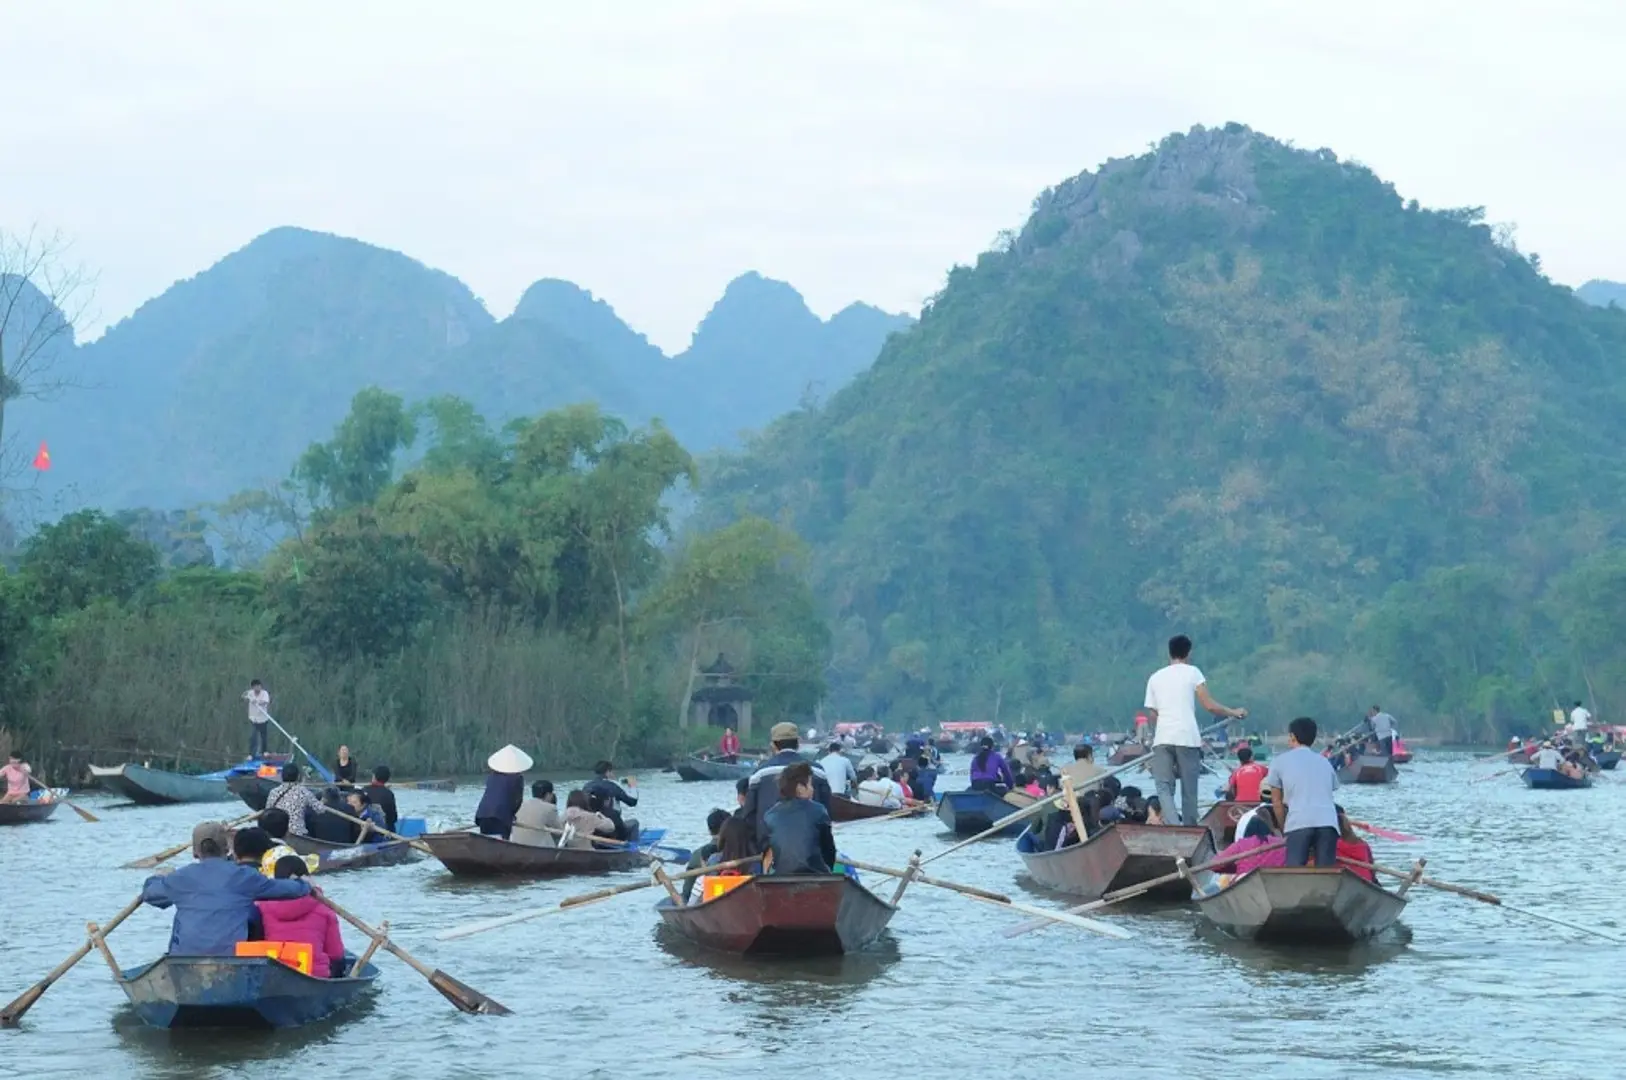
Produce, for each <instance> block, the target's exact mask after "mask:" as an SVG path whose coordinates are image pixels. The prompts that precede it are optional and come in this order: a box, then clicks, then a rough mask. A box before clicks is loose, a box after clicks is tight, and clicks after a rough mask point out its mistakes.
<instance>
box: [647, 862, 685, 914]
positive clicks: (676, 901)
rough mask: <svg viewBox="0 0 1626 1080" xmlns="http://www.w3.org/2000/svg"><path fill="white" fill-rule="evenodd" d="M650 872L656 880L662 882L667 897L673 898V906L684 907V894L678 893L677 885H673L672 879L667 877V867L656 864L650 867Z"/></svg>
mask: <svg viewBox="0 0 1626 1080" xmlns="http://www.w3.org/2000/svg"><path fill="white" fill-rule="evenodd" d="M650 871H651V873H653V874H654V875H655V880H656V881H658V882H660V883H661V885H662V887H663V888H665V889H666V895H667V896H669V897H671V899H672V904H673V906H675V907H682V906H683V894H682V893H680V892H678V891H677V886H676V885H673V884H672V879H671V878H670V877H668V876H667V873H666V867H664V866H662V865H661V864H660V863H655V864H654V865H653V866H652V867H650Z"/></svg>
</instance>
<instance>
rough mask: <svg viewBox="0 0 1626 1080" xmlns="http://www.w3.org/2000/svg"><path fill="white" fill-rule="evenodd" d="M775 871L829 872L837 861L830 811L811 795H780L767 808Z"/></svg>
mask: <svg viewBox="0 0 1626 1080" xmlns="http://www.w3.org/2000/svg"><path fill="white" fill-rule="evenodd" d="M767 820H768V849H769V850H770V851H772V852H773V867H772V872H773V873H775V874H828V873H830V868H831V867H832V866H834V865H835V862H836V840H835V837H834V836H833V835H832V834H831V832H830V811H828V810H826V809H825V808H824V806H823V804H821V803H818V802H815V801H814V800H812V799H781V800H779V802H778V803H777V804H775V805H774V806H773V807H771V808H770V809H769V810H768V817H767Z"/></svg>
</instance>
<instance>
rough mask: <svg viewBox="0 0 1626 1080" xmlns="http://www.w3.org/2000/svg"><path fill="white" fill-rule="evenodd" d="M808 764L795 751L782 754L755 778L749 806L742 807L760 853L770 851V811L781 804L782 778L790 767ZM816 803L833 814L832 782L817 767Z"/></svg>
mask: <svg viewBox="0 0 1626 1080" xmlns="http://www.w3.org/2000/svg"><path fill="white" fill-rule="evenodd" d="M806 760H807V759H806V758H804V757H803V756H802V755H801V754H799V753H797V752H796V751H795V750H781V751H779V752H778V753H777V754H775V755H774V756H773V757H770V758H768V759H766V760H765V761H763V763H762V765H761V766H760V767H759V768H758V769H757V771H756V772H754V773H752V774H751V786H750V787H749V788H748V789H747V790H746V792H745V805H744V806H742V807H740V816H741V817H743V818H745V820H747V821H749V822H751V823H752V825H753V827H754V828H755V829H756V844H757V850H758V851H765V850H767V847H768V811H769V810H771V809H773V805H774V803H777V802H778V801H779V774H780V773H782V772H784V771H785V768H786V767H787V766H790V765H795V764H796V763H797V762H799V761H806ZM813 800H814V801H815V802H817V803H819V804H820V805H821V806H823V807H824V809H825V811H826V812H827V813H828V812H829V809H830V781H829V780H828V779H826V778H825V775H824V770H823V769H821V768H819V767H818V766H817V765H814V766H813Z"/></svg>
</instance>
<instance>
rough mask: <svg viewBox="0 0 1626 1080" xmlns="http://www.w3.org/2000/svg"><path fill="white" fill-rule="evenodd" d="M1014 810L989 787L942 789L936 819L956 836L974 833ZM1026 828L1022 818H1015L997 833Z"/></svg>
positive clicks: (1015, 831)
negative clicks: (943, 790)
mask: <svg viewBox="0 0 1626 1080" xmlns="http://www.w3.org/2000/svg"><path fill="white" fill-rule="evenodd" d="M1016 810H1017V808H1016V807H1014V806H1012V805H1011V804H1010V803H1007V802H1006V801H1005V800H1004V799H1002V798H1000V797H999V796H998V795H995V794H994V793H993V792H991V791H945V792H943V794H942V795H940V796H938V799H937V819H938V820H939V821H941V822H942V823H943V824H944V825H945V826H946V827H947V828H948V830H949V831H950V832H952V833H954V835H956V836H975V835H977V834H978V833H980V832H983V831H984V830H986V829H988V828H990V827H991V826H992V825H993V824H994V822H996V821H998V820H999V819H1000V818H1003V817H1006V816H1007V815H1010V814H1014V813H1016ZM1026 828H1027V823H1026V822H1022V821H1018V822H1016V823H1014V824H1011V825H1007V826H1005V828H1004V830H1002V831H1001V833H1000V835H1002V836H1016V835H1018V834H1020V833H1021V832H1022V831H1023V830H1024V829H1026Z"/></svg>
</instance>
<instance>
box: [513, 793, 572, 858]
mask: <svg viewBox="0 0 1626 1080" xmlns="http://www.w3.org/2000/svg"><path fill="white" fill-rule="evenodd" d="M562 828H564V822H563V821H562V820H561V819H560V817H559V808H558V807H557V806H555V805H554V804H553V803H552V802H550V801H548V800H547V799H542V798H537V797H535V796H532V797H531V798H529V799H526V800H525V801H524V802H522V803H520V805H519V811H518V812H517V813H515V814H514V829H513V832H511V833H510V834H509V836H508V839H510V840H512V841H513V842H514V843H516V844H524V845H525V846H526V847H553V846H555V838H556V836H557V833H558V830H560V829H562ZM550 830H552V831H550Z"/></svg>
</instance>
